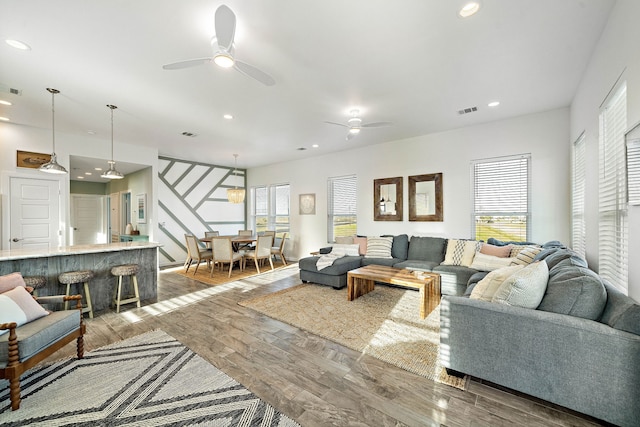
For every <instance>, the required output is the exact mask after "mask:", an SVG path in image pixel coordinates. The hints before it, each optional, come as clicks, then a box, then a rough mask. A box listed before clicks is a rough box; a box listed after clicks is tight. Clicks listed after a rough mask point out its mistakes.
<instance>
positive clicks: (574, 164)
mask: <svg viewBox="0 0 640 427" xmlns="http://www.w3.org/2000/svg"><path fill="white" fill-rule="evenodd" d="M585 153H586V144H585V142H584V134H582V135H580V137H579V138H578V140H577V141H576V142H574V143H573V156H572V159H571V248H572V249H573V250H574V251H576V252H577V253H578V254H579V255H581V256H582V257H583V258H584V257H585V253H586V226H585V222H584V195H585V184H584V183H585V175H586V165H585Z"/></svg>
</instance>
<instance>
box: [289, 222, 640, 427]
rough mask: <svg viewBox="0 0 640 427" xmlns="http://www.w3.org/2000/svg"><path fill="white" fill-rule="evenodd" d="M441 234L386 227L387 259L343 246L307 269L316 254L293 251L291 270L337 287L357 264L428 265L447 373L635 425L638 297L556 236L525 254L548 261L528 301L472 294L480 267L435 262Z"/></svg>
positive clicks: (638, 412)
mask: <svg viewBox="0 0 640 427" xmlns="http://www.w3.org/2000/svg"><path fill="white" fill-rule="evenodd" d="M446 242H447V241H446V239H442V238H437V237H416V236H413V237H412V238H411V240H410V241H409V239H408V238H407V237H406V235H402V236H394V240H393V247H392V256H393V257H394V258H393V260H389V259H385V260H377V259H375V258H373V259H372V258H368V259H367V258H364V257H349V256H347V257H343V258H339V259H338V261H337V262H336V263H335V264H334V265H333V266H331V267H328V268H326V269H324V270H322V271H317V269H315V262H316V260H317V258H318V257H309V258H305V259H302V260H300V277H301V279H302V280H303V281H308V282H314V283H320V284H324V285H328V286H333V287H335V288H341V287H343V286H345V285H346V274H347V272H348V271H349V270H351V269H354V268H358V267H360V266H362V265H367V264H376V263H379V264H382V263H384V264H386V265H392V266H395V267H398V268H411V269H419V270H429V271H434V272H438V273H440V274H441V277H442V295H443V296H442V301H441V304H440V318H441V334H440V349H441V353H440V361H441V364H442V365H443V366H445V367H446V368H447V370H448V371H449V372H450V373H451V374H468V375H471V376H474V377H477V378H480V379H483V380H486V381H489V382H492V383H495V384H499V385H501V386H504V387H507V388H510V389H513V390H517V391H519V392H523V393H526V394H529V395H531V396H535V397H538V398H541V399H544V400H546V401H549V402H552V403H555V404H558V405H561V406H564V407H567V408H570V409H572V410H575V411H578V412H581V413H584V414H587V415H590V416H593V417H595V418H598V419H600V420H604V421H606V422H608V423H613V424H615V425H620V426H638V425H640V403H639V402H640V305H638V303H636V302H635V301H634V300H632V299H631V298H629V297H627V296H626V295H624V294H622V293H621V292H620V291H618V290H617V289H616V288H614V287H613V286H611V285H610V284H608V283H606V282H605V281H604V280H602V279H601V278H600V276H599V275H598V274H596V273H595V272H593V271H592V270H590V269H589V268H588V266H587V262H586V261H585V260H584V259H583V258H581V257H580V256H579V255H577V254H576V253H574V252H572V251H571V250H570V249H567V248H565V247H564V246H562V244H560V243H559V242H550V243H548V244H545V245H543V247H544V249H543V250H542V252H540V253H538V254H537V255H536V257H535V260H540V261H542V260H544V261H545V262H546V263H547V266H548V268H549V280H548V283H547V288H546V291H545V295H544V297H543V299H542V301H541V302H540V305H539V306H538V308H537V309H535V310H534V309H527V308H521V307H515V306H510V305H503V304H497V303H492V302H486V301H482V300H478V299H472V298H470V297H469V296H470V294H471V292H472V290H473V288H474V286H475V285H476V284H477V283H478V281H480V280H481V279H482V278H483V277H484V276H485V275H486V274H487V272H480V271H477V270H473V269H471V268H468V267H458V266H445V265H440V263H441V262H442V261H443V260H444V255H445V252H446ZM488 243H491V244H494V245H496V244H497V245H499V244H502V242H499V241H496V240H495V239H489V241H488Z"/></svg>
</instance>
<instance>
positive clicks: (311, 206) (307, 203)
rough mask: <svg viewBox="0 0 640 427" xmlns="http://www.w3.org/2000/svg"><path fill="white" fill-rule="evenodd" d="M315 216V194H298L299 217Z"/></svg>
mask: <svg viewBox="0 0 640 427" xmlns="http://www.w3.org/2000/svg"><path fill="white" fill-rule="evenodd" d="M315 214H316V193H308V194H300V215H315Z"/></svg>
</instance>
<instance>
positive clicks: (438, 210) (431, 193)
mask: <svg viewBox="0 0 640 427" xmlns="http://www.w3.org/2000/svg"><path fill="white" fill-rule="evenodd" d="M442 220H443V213H442V173H431V174H425V175H414V176H410V177H409V221H442Z"/></svg>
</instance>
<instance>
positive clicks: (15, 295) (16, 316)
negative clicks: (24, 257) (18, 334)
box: [0, 276, 49, 335]
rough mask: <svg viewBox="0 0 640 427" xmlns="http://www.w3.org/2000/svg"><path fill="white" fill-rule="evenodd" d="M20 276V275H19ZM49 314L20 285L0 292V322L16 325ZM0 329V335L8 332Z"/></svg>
mask: <svg viewBox="0 0 640 427" xmlns="http://www.w3.org/2000/svg"><path fill="white" fill-rule="evenodd" d="M21 277H22V276H21ZM47 314H49V312H48V311H47V310H45V309H44V308H42V306H41V305H40V304H38V303H37V302H36V301H35V300H34V299H33V297H32V296H31V295H30V294H29V292H27V290H26V289H25V288H23V287H22V286H16V287H15V288H13V289H11V290H10V291H7V292H4V293H2V294H0V323H11V322H15V323H17V325H18V326H20V325H24V324H26V323H29V322H32V321H34V320H36V319H39V318H40V317H43V316H46V315H47ZM8 332H9V330H8V329H4V330H0V335H2V334H6V333H8Z"/></svg>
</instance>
